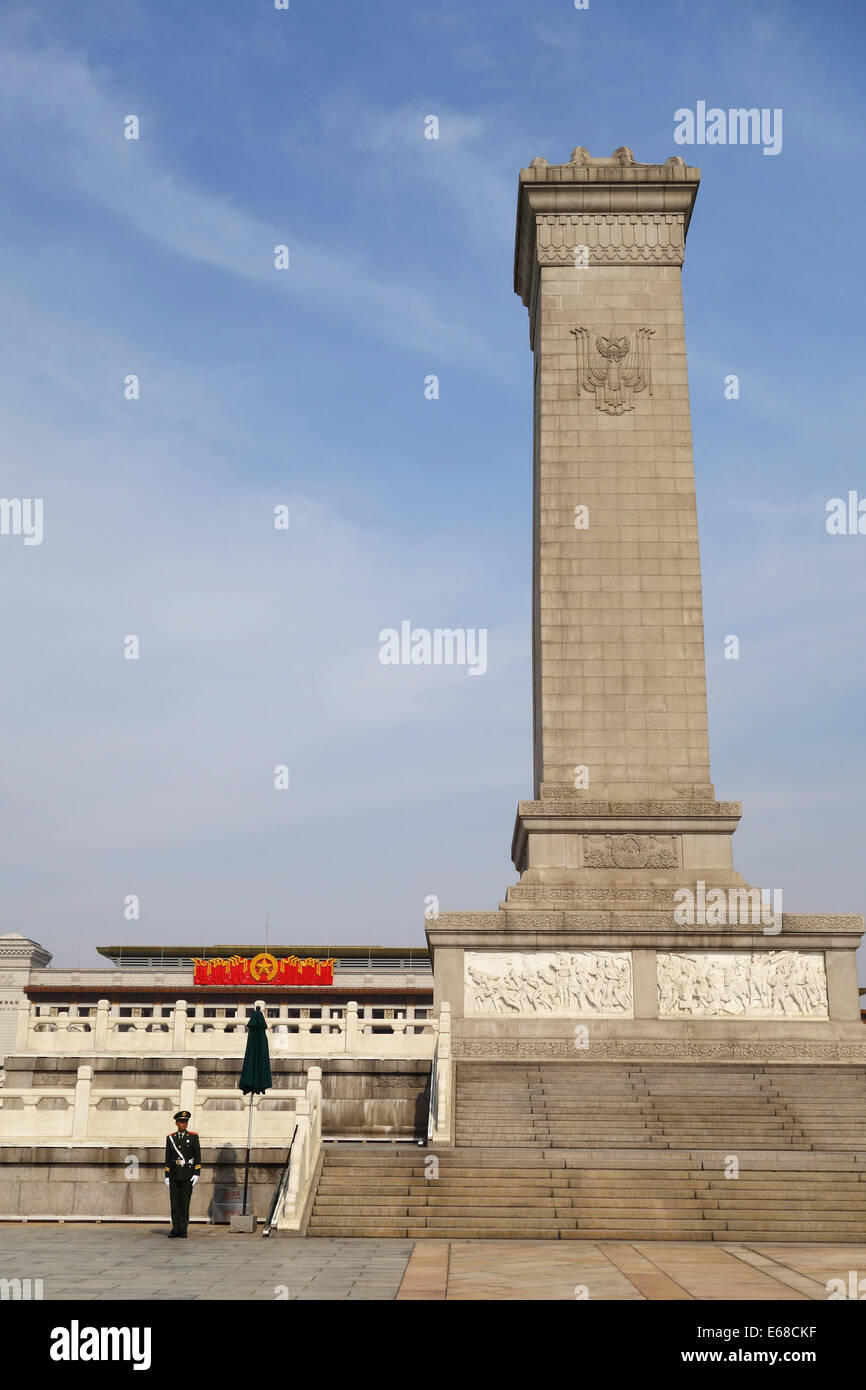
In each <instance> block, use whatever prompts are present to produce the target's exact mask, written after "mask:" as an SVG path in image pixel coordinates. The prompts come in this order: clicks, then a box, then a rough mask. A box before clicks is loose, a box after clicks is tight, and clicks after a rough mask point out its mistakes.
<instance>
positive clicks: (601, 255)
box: [514, 146, 701, 307]
mask: <svg viewBox="0 0 866 1390" xmlns="http://www.w3.org/2000/svg"><path fill="white" fill-rule="evenodd" d="M700 178H701V174H700V170H699V169H696V168H692V167H690V166H689V165H687V164H686V163H685V161H684V160H683V159H682V158H680V157H679V156H677V155H674V156H672V157H671V158H670V159H669V160H668V161H667V162H666V163H664V164H638V163H637V162H636V161H635V159H634V156H633V155H632V153H631V151H630V150H629V149H627V147H626V146H622V147H621V148H620V149H619V150H617V151H615V152H614V154H613V155H612V156H610V157H608V158H596V159H594V158H593V157H592V156H591V155H590V154H589V153H588V151H586V150H585V149H583V148H582V147H578V149H576V150H575V151H574V152H573V154H572V157H571V160H570V161H569V163H568V164H549V163H548V162H547V160H546V159H541V158H538V159H534V160H533V161H532V164H531V165H530V167H529V168H527V169H521V171H520V182H519V189H518V198H517V231H516V237H515V248H514V288H515V291H516V292H517V294H519V295H520V298H521V299H522V300H523V303H524V304H525V305H527V307H529V306H530V304H531V301H532V299H533V285H534V279H535V276H536V273H537V267H538V266H539V264H542V263H546V264H554V265H555V264H560V263H562V250H561V248H560V247H558V246H556V245H555V243H556V242H557V240H558V238H557V236H556V234H555V232H553V233H552V234H551V235H548V237H547V241H548V243H549V244H548V245H547V246H545V247H544V254H542V245H543V243H544V242H545V231H544V230H542V232H541V237H539V231H540V224H542V223H543V222H544V220H545V218H547V219H552V220H554V221H555V220H558V219H568V218H575V219H579V221H578V222H577V224H576V227H575V230H579V231H580V232H581V238H580V244H583V245H586V246H587V248H588V251H589V263H590V264H592V263H593V262H601V263H603V264H632V263H634V262H635V261H642V260H643V261H648V262H651V263H653V264H656V265H659V264H661V265H665V264H667V265H681V264H682V258H683V248H684V245H685V239H686V234H687V232H688V227H689V221H690V219H691V214H692V208H693V206H694V202H695V198H696V197H697V192H698V187H699V184H700ZM659 218H662V219H665V220H670V219H672V220H673V221H674V222H675V223H677V224H678V225H677V226H676V227H665V228H664V231H663V232H662V235H661V236H659V235H655V236H652V235H648V236H641V232H640V224H642V223H643V224H653V222H654V221H656V220H657V219H659ZM599 219H601V220H603V221H605V222H608V223H610V224H611V225H612V229H613V230H614V235H613V236H612V237H602V236H600V235H599V232H600V228H599V227H598V226H597V225H593V224H594V222H597V221H598V220H599ZM626 220H627V221H628V222H629V223H631V224H632V226H631V228H630V229H629V230H630V234H629V232H628V231H627V232H626V235H625V236H623V235H619V236H617V235H616V230H615V224H622V223H623V222H624V221H626ZM546 230H547V232H548V233H550V231H551V229H550V228H547V229H546ZM619 230H620V233H622V231H623V230H624V229H623V228H622V226H620V228H619ZM658 230H661V229H658Z"/></svg>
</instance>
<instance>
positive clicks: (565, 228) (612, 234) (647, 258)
mask: <svg viewBox="0 0 866 1390" xmlns="http://www.w3.org/2000/svg"><path fill="white" fill-rule="evenodd" d="M536 228H537V239H538V240H537V248H538V263H539V265H581V264H589V265H599V264H601V265H633V264H637V263H639V262H649V263H650V264H652V265H682V263H683V256H684V253H685V240H684V236H683V218H682V214H677V213H662V212H656V213H642V214H639V213H619V214H610V215H604V214H592V213H586V214H583V215H581V214H574V213H572V214H566V213H547V214H541V215H539V216H537V218H536ZM581 256H584V257H586V260H584V261H581V260H580V259H579V257H581Z"/></svg>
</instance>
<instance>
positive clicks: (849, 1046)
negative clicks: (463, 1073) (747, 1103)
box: [453, 1033, 866, 1066]
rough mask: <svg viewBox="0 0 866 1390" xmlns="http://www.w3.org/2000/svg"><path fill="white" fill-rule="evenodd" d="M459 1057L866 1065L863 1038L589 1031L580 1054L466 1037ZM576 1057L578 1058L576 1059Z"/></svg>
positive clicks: (458, 1042) (555, 1042) (458, 1044)
mask: <svg viewBox="0 0 866 1390" xmlns="http://www.w3.org/2000/svg"><path fill="white" fill-rule="evenodd" d="M453 1047H454V1056H455V1058H458V1059H460V1058H466V1059H468V1058H470V1057H518V1058H528V1059H530V1060H531V1059H533V1058H535V1057H569V1058H571V1059H572V1060H573V1061H575V1066H579V1065H580V1059H581V1058H591V1059H594V1060H598V1061H604V1062H616V1061H635V1062H641V1061H687V1062H712V1061H724V1062H862V1063H866V1040H864V1041H863V1042H853V1043H846V1042H839V1043H835V1042H796V1041H792V1042H769V1041H768V1042H735V1041H723V1040H720V1041H718V1042H709V1041H707V1042H704V1041H698V1040H696V1039H684V1040H683V1041H682V1042H674V1041H671V1040H667V1041H660V1042H629V1041H618V1040H615V1039H612V1038H596V1039H594V1038H593V1037H592V1033H590V1035H589V1046H588V1048H587V1049H586V1050H585V1051H580V1052H576V1051H575V1047H574V1039H573V1038H461V1037H457V1038H455V1039H454V1044H453ZM575 1059H577V1060H575Z"/></svg>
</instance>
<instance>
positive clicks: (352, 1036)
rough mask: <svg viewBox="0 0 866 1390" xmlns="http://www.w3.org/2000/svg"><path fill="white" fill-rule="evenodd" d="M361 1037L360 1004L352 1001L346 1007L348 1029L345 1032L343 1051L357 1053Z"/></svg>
mask: <svg viewBox="0 0 866 1390" xmlns="http://www.w3.org/2000/svg"><path fill="white" fill-rule="evenodd" d="M360 1036H361V1035H360V1031H359V1028H358V1004H357V1001H356V1000H355V999H350V1000H349V1002H348V1004H347V1005H346V1027H345V1030H344V1032H343V1051H344V1052H357V1051H358V1045H359V1039H360Z"/></svg>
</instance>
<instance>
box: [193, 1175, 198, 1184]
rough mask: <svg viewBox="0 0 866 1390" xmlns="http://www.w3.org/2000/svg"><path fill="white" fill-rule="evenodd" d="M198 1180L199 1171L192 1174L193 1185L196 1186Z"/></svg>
mask: <svg viewBox="0 0 866 1390" xmlns="http://www.w3.org/2000/svg"><path fill="white" fill-rule="evenodd" d="M197 1182H198V1173H193V1175H192V1185H193V1187H195V1185H196V1183H197Z"/></svg>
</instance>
